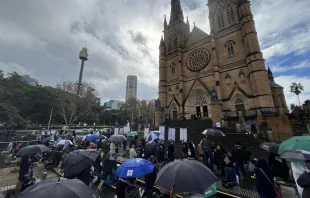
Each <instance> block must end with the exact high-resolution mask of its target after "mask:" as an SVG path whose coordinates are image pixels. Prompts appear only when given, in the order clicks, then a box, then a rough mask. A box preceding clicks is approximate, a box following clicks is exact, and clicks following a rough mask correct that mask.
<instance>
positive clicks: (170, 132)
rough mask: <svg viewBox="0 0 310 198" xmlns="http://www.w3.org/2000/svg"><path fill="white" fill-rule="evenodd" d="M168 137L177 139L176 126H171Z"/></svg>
mask: <svg viewBox="0 0 310 198" xmlns="http://www.w3.org/2000/svg"><path fill="white" fill-rule="evenodd" d="M168 139H169V140H173V141H175V128H169V130H168Z"/></svg>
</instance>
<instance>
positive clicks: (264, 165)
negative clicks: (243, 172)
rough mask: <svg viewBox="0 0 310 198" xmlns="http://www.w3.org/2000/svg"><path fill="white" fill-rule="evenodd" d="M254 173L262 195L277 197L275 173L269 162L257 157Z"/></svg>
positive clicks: (270, 197)
mask: <svg viewBox="0 0 310 198" xmlns="http://www.w3.org/2000/svg"><path fill="white" fill-rule="evenodd" d="M254 173H255V175H256V179H255V183H256V190H257V193H258V194H259V196H260V197H266V198H276V196H277V194H276V191H275V186H274V175H273V172H272V169H271V168H270V167H269V165H268V162H267V161H266V160H265V159H263V158H259V159H257V161H256V163H255V169H254Z"/></svg>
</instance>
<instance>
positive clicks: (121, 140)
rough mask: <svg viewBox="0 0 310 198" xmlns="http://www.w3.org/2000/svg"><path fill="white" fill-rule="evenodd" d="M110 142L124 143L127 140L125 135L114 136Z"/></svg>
mask: <svg viewBox="0 0 310 198" xmlns="http://www.w3.org/2000/svg"><path fill="white" fill-rule="evenodd" d="M109 140H110V141H112V142H124V141H125V140H127V138H126V137H125V136H123V135H112V136H111V137H110V138H109Z"/></svg>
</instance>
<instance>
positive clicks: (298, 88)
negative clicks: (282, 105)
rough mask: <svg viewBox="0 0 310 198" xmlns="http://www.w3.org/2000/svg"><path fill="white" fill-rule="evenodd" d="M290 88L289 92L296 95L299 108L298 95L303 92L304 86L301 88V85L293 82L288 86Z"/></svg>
mask: <svg viewBox="0 0 310 198" xmlns="http://www.w3.org/2000/svg"><path fill="white" fill-rule="evenodd" d="M290 88H291V92H292V93H295V94H296V96H297V98H298V102H299V106H301V104H300V100H299V95H300V94H301V92H302V91H303V90H304V86H302V84H301V83H296V82H293V83H292V85H291V86H290Z"/></svg>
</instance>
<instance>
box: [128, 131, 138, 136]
mask: <svg viewBox="0 0 310 198" xmlns="http://www.w3.org/2000/svg"><path fill="white" fill-rule="evenodd" d="M127 136H139V133H138V132H137V131H131V132H129V133H127Z"/></svg>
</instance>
